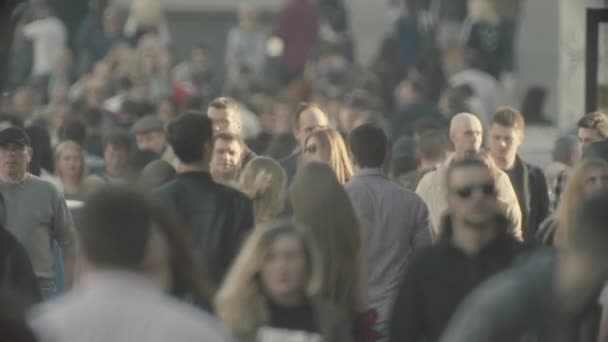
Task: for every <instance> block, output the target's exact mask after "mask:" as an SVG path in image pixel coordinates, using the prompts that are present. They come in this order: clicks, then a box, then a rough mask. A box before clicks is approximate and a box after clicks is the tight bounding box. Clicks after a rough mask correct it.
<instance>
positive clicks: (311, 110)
mask: <svg viewBox="0 0 608 342" xmlns="http://www.w3.org/2000/svg"><path fill="white" fill-rule="evenodd" d="M328 126H329V118H328V117H327V114H326V113H325V112H324V111H323V110H322V109H321V108H320V107H319V106H318V105H317V104H315V103H301V104H300V105H299V106H298V108H297V109H296V115H295V122H294V133H293V135H294V136H295V138H296V140H297V141H298V144H299V145H300V148H301V149H302V150H304V148H305V145H306V138H308V136H309V135H310V134H311V133H312V132H313V131H314V130H316V129H319V128H326V127H328Z"/></svg>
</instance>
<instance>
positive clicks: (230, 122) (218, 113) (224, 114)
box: [207, 107, 243, 136]
mask: <svg viewBox="0 0 608 342" xmlns="http://www.w3.org/2000/svg"><path fill="white" fill-rule="evenodd" d="M237 115H238V114H237V113H233V112H231V111H230V110H226V109H217V108H213V107H209V109H207V116H208V117H209V119H210V120H211V121H212V123H213V131H214V132H215V133H220V132H225V133H232V134H235V135H238V136H240V135H241V133H242V130H243V128H242V126H241V123H240V122H239V120H238V118H237V117H236V116H237Z"/></svg>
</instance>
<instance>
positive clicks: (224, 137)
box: [213, 132, 245, 148]
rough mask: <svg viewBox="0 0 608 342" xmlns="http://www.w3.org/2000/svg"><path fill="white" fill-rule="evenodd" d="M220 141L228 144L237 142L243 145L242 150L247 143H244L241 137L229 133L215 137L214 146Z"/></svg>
mask: <svg viewBox="0 0 608 342" xmlns="http://www.w3.org/2000/svg"><path fill="white" fill-rule="evenodd" d="M218 140H223V141H228V142H233V141H236V142H238V143H239V145H241V147H242V148H245V142H244V141H243V139H242V138H241V137H240V136H238V135H236V134H232V133H228V132H219V133H217V134H215V135H214V136H213V144H214V145H215V142H216V141H218Z"/></svg>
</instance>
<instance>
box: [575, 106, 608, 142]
mask: <svg viewBox="0 0 608 342" xmlns="http://www.w3.org/2000/svg"><path fill="white" fill-rule="evenodd" d="M576 125H577V126H578V127H579V128H587V129H594V130H596V131H597V133H598V134H599V135H600V136H601V137H602V138H604V139H606V138H608V114H606V113H604V112H600V111H597V112H591V113H587V114H586V115H585V116H583V117H582V118H581V119H580V120H578V123H577V124H576Z"/></svg>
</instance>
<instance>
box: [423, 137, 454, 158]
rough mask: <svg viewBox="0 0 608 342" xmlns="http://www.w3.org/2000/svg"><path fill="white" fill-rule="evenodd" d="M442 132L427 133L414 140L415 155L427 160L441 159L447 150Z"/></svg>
mask: <svg viewBox="0 0 608 342" xmlns="http://www.w3.org/2000/svg"><path fill="white" fill-rule="evenodd" d="M448 141H449V140H448V137H447V134H446V133H445V132H444V131H429V132H425V133H424V134H422V135H420V136H419V137H417V138H416V155H417V156H418V157H421V158H424V159H427V160H438V159H443V158H444V157H445V156H446V155H447V153H448V150H449V146H450V145H449V143H448Z"/></svg>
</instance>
